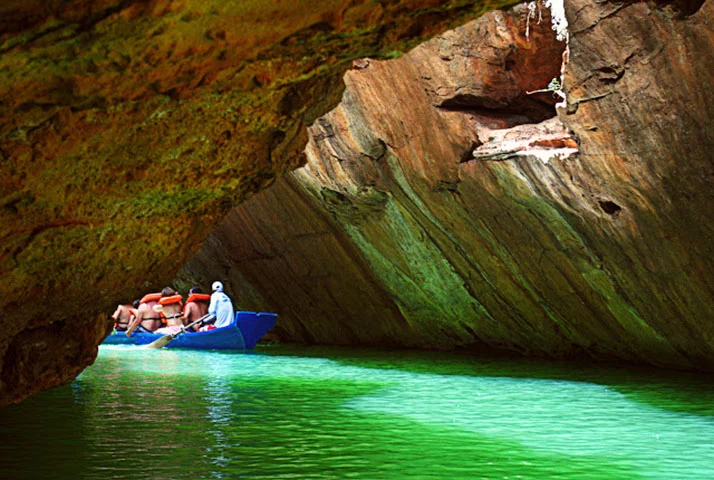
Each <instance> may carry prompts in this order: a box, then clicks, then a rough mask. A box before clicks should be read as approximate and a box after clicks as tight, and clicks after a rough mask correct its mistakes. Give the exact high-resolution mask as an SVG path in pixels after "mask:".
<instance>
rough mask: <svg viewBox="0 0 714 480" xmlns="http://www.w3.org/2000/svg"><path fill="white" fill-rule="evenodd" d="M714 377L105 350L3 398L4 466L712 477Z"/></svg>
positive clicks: (29, 470) (336, 354)
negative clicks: (71, 375) (54, 383)
mask: <svg viewBox="0 0 714 480" xmlns="http://www.w3.org/2000/svg"><path fill="white" fill-rule="evenodd" d="M713 385H714V384H713V383H712V382H711V377H709V376H704V375H693V374H683V373H671V372H661V371H651V370H633V369H624V368H613V367H603V366H600V367H595V366H582V365H574V364H556V363H547V362H534V361H526V360H507V359H490V360H487V359H483V358H480V359H479V358H473V357H470V356H467V355H457V354H440V353H415V352H403V351H392V352H380V351H374V350H350V349H323V348H295V347H284V346H280V347H263V348H262V349H259V350H257V351H256V353H253V354H240V353H220V352H194V351H176V350H166V349H164V350H143V349H137V348H132V347H101V348H100V354H99V358H98V359H97V361H96V363H95V365H93V366H92V367H90V368H88V369H87V370H86V371H85V372H84V373H83V374H82V375H81V376H80V377H79V378H78V379H77V380H75V381H74V382H73V383H72V384H71V385H68V386H66V387H61V388H58V389H55V390H53V391H50V392H45V393H43V394H41V395H38V396H36V397H33V398H30V399H28V400H26V401H24V402H22V403H21V404H19V405H14V406H11V407H7V408H3V409H0V428H1V429H2V430H1V431H2V442H1V443H0V478H92V479H95V478H96V479H102V478H111V479H120V478H127V479H128V478H152V479H161V478H165V479H193V478H270V479H302V478H309V479H321V478H324V479H335V478H358V479H382V478H384V479H389V478H434V479H437V478H464V479H467V478H468V479H480V478H485V479H505V478H509V479H514V478H522V479H674V480H676V479H705V478H714V401H713V400H714V386H713Z"/></svg>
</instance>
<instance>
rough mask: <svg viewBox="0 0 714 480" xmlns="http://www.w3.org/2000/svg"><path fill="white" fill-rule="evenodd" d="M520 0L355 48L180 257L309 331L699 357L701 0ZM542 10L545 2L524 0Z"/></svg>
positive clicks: (289, 332)
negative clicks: (211, 229) (265, 174)
mask: <svg viewBox="0 0 714 480" xmlns="http://www.w3.org/2000/svg"><path fill="white" fill-rule="evenodd" d="M566 9H567V10H566V11H567V14H568V20H569V23H570V43H569V50H570V54H569V61H568V63H567V65H566V68H565V75H564V80H565V82H564V85H565V91H566V93H567V96H568V106H567V108H566V109H562V110H560V111H559V113H558V114H557V115H556V112H555V109H554V107H553V105H554V103H555V101H556V99H554V98H553V96H552V95H551V94H548V93H541V94H537V95H535V94H534V95H528V93H527V92H529V91H534V90H539V89H544V88H545V87H546V86H547V85H548V84H549V82H550V80H551V79H552V78H553V77H558V76H559V75H560V67H561V58H562V57H561V54H562V51H563V48H564V44H562V43H559V42H557V41H556V40H555V39H554V38H553V33H552V31H551V30H550V28H549V23H548V22H547V19H546V21H545V22H543V23H541V24H540V25H538V24H534V22H533V21H531V22H530V25H529V27H530V29H529V38H526V37H525V28H524V27H525V24H526V12H527V11H526V8H525V6H521V7H518V8H515V9H513V10H511V11H509V12H505V13H504V12H493V13H491V14H488V15H486V16H484V17H483V18H481V19H479V20H476V21H475V22H473V23H471V24H469V25H467V26H465V27H463V28H460V29H457V30H455V31H452V32H449V33H447V34H444V35H442V36H440V37H438V38H436V39H434V40H432V41H430V42H428V43H427V44H425V45H423V46H420V47H419V48H417V49H415V50H414V51H413V52H411V53H410V54H408V55H406V56H404V57H402V58H400V59H397V60H392V61H389V62H379V61H374V60H370V59H362V60H360V61H359V62H355V65H354V69H353V70H351V71H350V72H348V74H347V75H346V77H345V83H346V85H347V90H346V91H345V93H344V96H343V98H342V102H341V103H340V105H339V106H338V107H337V108H336V109H335V110H333V111H332V112H330V113H329V114H327V115H325V116H323V117H321V118H319V119H318V120H317V121H316V122H315V124H314V125H313V126H312V127H310V128H309V133H310V142H309V144H308V147H307V150H306V152H307V158H308V163H307V165H306V166H305V167H303V168H300V169H298V170H296V171H295V172H294V173H292V174H290V175H286V176H285V177H284V178H283V179H281V180H279V181H278V182H276V184H275V186H273V187H272V188H271V189H269V190H267V191H265V192H263V193H261V194H260V195H257V196H255V197H253V198H251V199H250V200H249V201H247V202H246V203H244V204H243V205H241V206H240V207H238V208H237V209H235V210H234V211H233V212H231V214H230V215H229V216H228V218H227V219H226V221H225V222H224V223H223V225H222V226H221V228H220V229H219V230H218V231H217V232H216V233H215V234H214V235H213V236H212V237H211V238H210V239H209V241H208V242H207V244H206V245H205V246H204V249H203V250H202V252H201V253H200V254H199V255H198V256H197V257H196V258H195V259H194V260H193V261H192V262H191V263H190V264H189V265H188V266H187V268H186V270H185V271H184V273H183V274H182V278H183V280H184V281H185V282H187V283H189V282H193V281H202V282H204V283H205V282H208V281H209V280H211V279H213V278H215V277H218V278H223V279H226V280H227V283H228V284H229V287H230V289H231V291H232V293H233V294H234V295H235V296H236V297H237V298H238V299H239V300H238V303H239V304H240V306H241V307H243V308H261V309H274V310H277V311H278V312H279V313H280V315H281V320H280V323H279V326H278V327H277V330H276V332H277V333H278V334H279V335H281V336H283V337H285V338H287V339H293V340H300V341H308V342H321V343H342V344H350V343H360V344H364V343H368V344H374V345H385V344H388V345H404V346H418V347H432V348H433V347H444V348H449V347H454V346H467V347H474V348H476V347H480V346H491V347H502V348H507V349H511V350H515V351H519V352H523V353H527V354H534V355H546V356H553V357H565V356H581V355H587V356H593V357H596V358H617V359H622V360H627V361H631V362H642V363H648V364H654V365H663V366H671V367H680V368H690V369H703V370H712V369H713V368H714V304H713V303H712V302H711V299H712V298H714V275H713V274H712V271H714V270H713V269H714V260H713V259H714V251H712V250H713V249H714V241H713V239H714V231H713V229H714V224H713V223H712V222H711V218H712V213H714V196H713V195H712V193H711V192H712V189H711V184H712V180H714V170H713V168H714V162H713V161H712V159H714V156H713V155H712V153H711V152H712V149H713V148H714V138H713V136H712V135H713V134H712V129H710V128H709V126H708V123H709V121H710V119H711V118H712V113H714V112H713V108H712V107H713V106H714V97H713V95H714V93H713V92H714V90H713V89H712V88H711V86H712V80H713V76H714V68H713V67H714V57H713V53H712V52H714V48H713V47H714V42H713V38H712V32H713V31H714V30H713V29H712V25H711V20H710V19H711V18H713V14H714V11H713V10H714V7H713V6H712V2H711V0H709V1H707V2H704V3H703V4H702V3H701V2H689V3H687V2H680V3H679V4H675V5H671V4H670V5H666V4H660V5H659V6H655V5H650V4H647V3H643V2H625V3H608V2H599V3H594V2H590V1H586V0H574V1H571V2H566ZM543 13H545V12H543Z"/></svg>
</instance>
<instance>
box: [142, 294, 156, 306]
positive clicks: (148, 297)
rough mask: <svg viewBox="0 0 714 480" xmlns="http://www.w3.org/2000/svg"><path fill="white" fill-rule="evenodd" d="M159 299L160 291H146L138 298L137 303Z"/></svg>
mask: <svg viewBox="0 0 714 480" xmlns="http://www.w3.org/2000/svg"><path fill="white" fill-rule="evenodd" d="M160 299H161V294H160V293H147V294H146V295H144V296H143V297H142V298H141V300H139V304H142V303H149V302H158V301H159V300H160Z"/></svg>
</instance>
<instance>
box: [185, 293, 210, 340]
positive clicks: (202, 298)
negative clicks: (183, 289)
mask: <svg viewBox="0 0 714 480" xmlns="http://www.w3.org/2000/svg"><path fill="white" fill-rule="evenodd" d="M210 301H211V296H210V295H208V294H206V293H203V291H202V290H201V288H200V287H191V289H190V290H189V291H188V298H187V299H186V305H184V307H183V317H182V320H183V324H184V326H185V325H189V324H191V323H193V322H195V321H196V320H198V319H199V318H201V317H203V316H205V315H206V314H207V313H208V302H210ZM200 327H201V323H198V324H196V325H194V326H193V327H191V329H190V330H192V331H196V332H197V331H198V329H199V328H200Z"/></svg>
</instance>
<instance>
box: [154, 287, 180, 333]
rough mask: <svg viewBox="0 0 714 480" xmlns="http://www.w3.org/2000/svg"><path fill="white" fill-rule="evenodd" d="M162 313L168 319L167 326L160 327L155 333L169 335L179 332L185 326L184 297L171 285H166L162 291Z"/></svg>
mask: <svg viewBox="0 0 714 480" xmlns="http://www.w3.org/2000/svg"><path fill="white" fill-rule="evenodd" d="M159 305H161V307H162V310H161V313H162V315H163V318H164V319H166V326H165V327H162V328H159V329H158V330H156V331H155V332H154V333H158V334H161V335H169V334H174V333H178V332H180V331H181V329H182V328H183V297H181V294H180V293H178V292H177V291H176V290H174V289H173V288H171V287H164V289H163V290H162V291H161V299H159Z"/></svg>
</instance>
